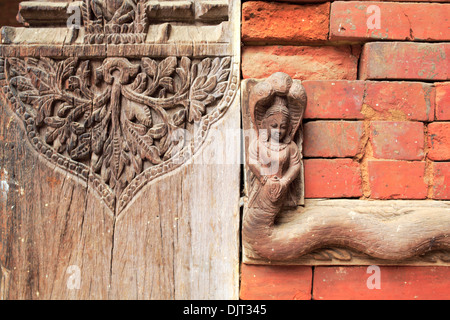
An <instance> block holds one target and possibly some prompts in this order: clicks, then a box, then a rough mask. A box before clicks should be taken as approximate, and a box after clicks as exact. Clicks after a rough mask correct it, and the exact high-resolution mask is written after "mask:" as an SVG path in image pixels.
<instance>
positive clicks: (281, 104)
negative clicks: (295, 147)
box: [262, 96, 291, 142]
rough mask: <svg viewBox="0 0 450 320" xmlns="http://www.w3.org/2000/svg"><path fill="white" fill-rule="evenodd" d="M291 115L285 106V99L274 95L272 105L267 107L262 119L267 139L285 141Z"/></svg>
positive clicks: (287, 136)
mask: <svg viewBox="0 0 450 320" xmlns="http://www.w3.org/2000/svg"><path fill="white" fill-rule="evenodd" d="M290 119H291V115H290V112H289V109H288V108H287V102H286V99H284V98H282V97H279V96H275V98H274V101H273V103H272V106H271V107H270V108H269V109H267V111H266V113H265V115H264V119H263V128H262V129H264V130H265V131H266V134H267V140H269V139H270V140H272V141H274V142H287V141H285V140H286V138H289V133H290V129H291V126H290Z"/></svg>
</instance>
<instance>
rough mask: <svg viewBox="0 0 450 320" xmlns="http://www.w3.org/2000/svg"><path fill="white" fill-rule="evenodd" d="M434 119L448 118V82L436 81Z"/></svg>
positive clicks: (449, 98)
mask: <svg viewBox="0 0 450 320" xmlns="http://www.w3.org/2000/svg"><path fill="white" fill-rule="evenodd" d="M435 87H436V120H450V82H442V83H436V84H435Z"/></svg>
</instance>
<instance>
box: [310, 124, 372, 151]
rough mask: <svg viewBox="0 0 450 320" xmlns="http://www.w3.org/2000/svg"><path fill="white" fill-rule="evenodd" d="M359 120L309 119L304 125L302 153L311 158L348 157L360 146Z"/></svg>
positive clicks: (361, 133) (361, 130) (361, 129)
mask: <svg viewBox="0 0 450 320" xmlns="http://www.w3.org/2000/svg"><path fill="white" fill-rule="evenodd" d="M363 133H364V124H363V122H361V121H311V122H307V123H306V124H305V125H304V142H303V155H304V156H305V157H311V158H314V157H315V158H336V157H337V158H349V157H354V156H356V154H357V153H358V152H360V151H361V148H362V142H363V141H362V139H361V138H362V136H363Z"/></svg>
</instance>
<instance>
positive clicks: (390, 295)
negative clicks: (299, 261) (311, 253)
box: [313, 266, 450, 300]
mask: <svg viewBox="0 0 450 320" xmlns="http://www.w3.org/2000/svg"><path fill="white" fill-rule="evenodd" d="M379 268H380V269H379V271H378V269H376V270H375V271H374V270H373V269H369V266H351V267H316V268H315V269H314V284H313V298H314V299H316V300H441V299H442V300H448V299H450V289H449V288H450V267H417V266H409V267H407V266H401V267H398V266H380V267H379ZM378 275H379V282H377V281H378V280H376V278H375V277H377V276H378ZM376 284H379V287H375V285H376ZM370 288H372V289H370Z"/></svg>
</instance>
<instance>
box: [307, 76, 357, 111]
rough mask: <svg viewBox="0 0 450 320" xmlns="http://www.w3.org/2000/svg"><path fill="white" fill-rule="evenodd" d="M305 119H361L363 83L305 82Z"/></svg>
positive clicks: (339, 81) (340, 81)
mask: <svg viewBox="0 0 450 320" xmlns="http://www.w3.org/2000/svg"><path fill="white" fill-rule="evenodd" d="M302 84H303V87H304V88H305V91H306V96H307V97H308V100H307V101H308V102H307V106H306V110H305V114H304V118H305V119H363V118H364V115H363V114H362V113H361V109H362V105H363V97H364V81H347V80H338V81H332V80H323V81H322V80H318V81H315V80H306V81H303V82H302Z"/></svg>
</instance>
